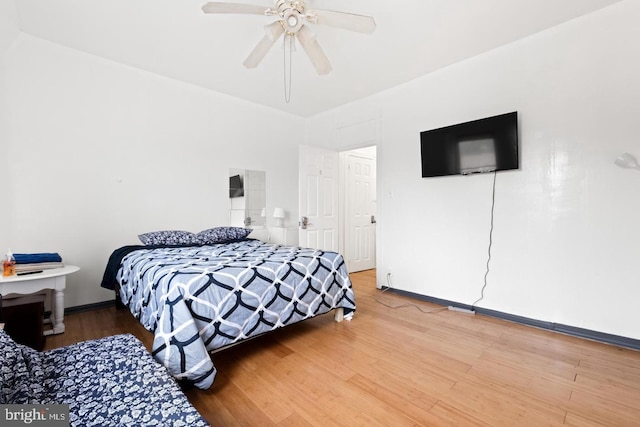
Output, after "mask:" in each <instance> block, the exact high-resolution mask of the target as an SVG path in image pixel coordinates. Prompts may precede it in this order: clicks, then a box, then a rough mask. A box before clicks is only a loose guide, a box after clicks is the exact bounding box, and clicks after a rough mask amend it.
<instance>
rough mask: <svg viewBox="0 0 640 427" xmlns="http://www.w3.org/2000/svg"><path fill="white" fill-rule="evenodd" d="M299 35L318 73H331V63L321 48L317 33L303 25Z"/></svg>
mask: <svg viewBox="0 0 640 427" xmlns="http://www.w3.org/2000/svg"><path fill="white" fill-rule="evenodd" d="M297 36H298V40H299V41H300V44H301V45H302V47H303V49H304V51H305V52H307V55H308V56H309V59H310V60H311V63H312V64H313V66H314V67H315V68H316V71H317V72H318V74H329V73H330V72H331V70H332V67H331V63H330V62H329V58H327V55H325V54H324V52H323V51H322V49H321V48H320V45H319V44H318V41H317V40H316V36H315V34H313V33H312V32H311V30H309V29H308V28H307V27H306V26H304V25H303V26H302V28H300V30H298V32H297Z"/></svg>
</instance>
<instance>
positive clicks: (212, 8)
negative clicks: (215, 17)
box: [202, 1, 269, 15]
mask: <svg viewBox="0 0 640 427" xmlns="http://www.w3.org/2000/svg"><path fill="white" fill-rule="evenodd" d="M267 10H269V8H266V7H264V6H258V5H255V4H246V3H223V2H219V1H212V2H209V3H206V4H205V5H204V6H202V11H203V12H204V13H243V14H249V15H266V14H267Z"/></svg>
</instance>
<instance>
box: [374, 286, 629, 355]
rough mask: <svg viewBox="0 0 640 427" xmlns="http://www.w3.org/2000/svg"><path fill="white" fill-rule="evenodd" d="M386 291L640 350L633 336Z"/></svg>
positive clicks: (407, 292)
mask: <svg viewBox="0 0 640 427" xmlns="http://www.w3.org/2000/svg"><path fill="white" fill-rule="evenodd" d="M387 289H388V292H394V293H397V294H399V295H403V296H406V297H410V298H415V299H418V300H421V301H427V302H430V303H434V304H438V305H443V306H445V307H448V306H452V307H456V308H461V309H464V310H471V309H472V308H473V310H474V311H475V312H476V314H483V315H485V316H490V317H495V318H497V319H502V320H507V321H509V322H514V323H520V324H523V325H527V326H533V327H535V328H540V329H546V330H549V331H553V332H558V333H561V334H565V335H571V336H574V337H579V338H584V339H588V340H591V341H598V342H602V343H605V344H611V345H616V346H618V347H625V348H630V349H632V350H640V340H636V339H633V338H627V337H623V336H620V335H612V334H607V333H604V332H598V331H592V330H590V329H583V328H577V327H575V326H569V325H563V324H561V323H553V322H545V321H542V320H536V319H531V318H529V317H523V316H517V315H515V314H510V313H505V312H502V311H496V310H489V309H488V308H482V307H471V306H470V305H467V304H461V303H459V302H455V301H449V300H445V299H441V298H435V297H431V296H428V295H421V294H416V293H413V292H409V291H403V290H400V289H393V288H387Z"/></svg>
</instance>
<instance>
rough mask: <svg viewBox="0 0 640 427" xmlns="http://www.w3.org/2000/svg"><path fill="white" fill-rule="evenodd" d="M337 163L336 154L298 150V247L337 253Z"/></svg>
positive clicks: (304, 147)
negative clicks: (299, 222)
mask: <svg viewBox="0 0 640 427" xmlns="http://www.w3.org/2000/svg"><path fill="white" fill-rule="evenodd" d="M339 164H340V160H339V155H338V152H337V151H331V150H325V149H322V148H317V147H309V146H301V147H300V161H299V184H298V192H299V198H298V200H299V201H300V202H299V203H300V206H299V212H300V216H301V218H300V221H301V225H300V243H299V244H300V246H303V247H307V248H315V249H324V250H330V251H336V252H338V251H339V241H338V237H339V234H338V226H339V217H338V188H339V187H338V183H339V173H338V172H339V171H338V167H339ZM305 222H306V224H305Z"/></svg>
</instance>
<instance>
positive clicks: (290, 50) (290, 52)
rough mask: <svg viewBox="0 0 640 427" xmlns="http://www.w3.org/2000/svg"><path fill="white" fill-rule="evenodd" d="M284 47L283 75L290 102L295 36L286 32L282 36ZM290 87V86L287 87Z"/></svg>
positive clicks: (285, 91) (285, 98)
mask: <svg viewBox="0 0 640 427" xmlns="http://www.w3.org/2000/svg"><path fill="white" fill-rule="evenodd" d="M287 38H288V39H289V82H288V84H287ZM282 43H283V45H284V46H283V48H284V63H283V71H284V72H283V75H284V100H285V102H286V103H287V104H288V103H289V101H291V64H292V63H293V61H292V58H291V56H292V54H293V36H292V35H289V34H286V33H285V36H284V37H283V38H282ZM287 87H288V88H287Z"/></svg>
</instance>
